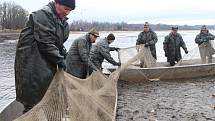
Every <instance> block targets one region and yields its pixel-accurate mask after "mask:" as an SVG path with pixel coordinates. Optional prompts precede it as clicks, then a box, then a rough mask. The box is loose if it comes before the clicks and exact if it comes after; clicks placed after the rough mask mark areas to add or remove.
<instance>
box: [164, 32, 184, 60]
mask: <svg viewBox="0 0 215 121" xmlns="http://www.w3.org/2000/svg"><path fill="white" fill-rule="evenodd" d="M180 47H182V48H183V49H184V50H187V47H186V44H185V43H184V41H183V39H182V36H181V35H180V34H179V33H177V34H176V35H173V34H172V32H171V33H170V34H169V35H167V36H165V39H164V42H163V48H164V52H165V55H168V56H167V61H168V62H169V60H173V61H179V60H180V59H181V58H182V57H181V51H180Z"/></svg>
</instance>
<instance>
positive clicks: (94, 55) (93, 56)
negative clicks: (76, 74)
mask: <svg viewBox="0 0 215 121" xmlns="http://www.w3.org/2000/svg"><path fill="white" fill-rule="evenodd" d="M114 40H115V36H114V34H112V33H110V34H109V35H108V36H107V37H105V38H104V39H101V40H100V41H99V42H98V43H96V45H93V47H92V49H91V51H90V55H89V65H90V74H91V73H92V72H93V70H100V71H102V62H103V61H104V59H105V60H107V61H108V62H109V63H111V64H113V65H116V66H120V65H121V63H120V62H116V61H115V60H114V59H113V58H112V57H111V54H110V51H119V48H117V47H110V46H109V44H111V43H112V42H113V41H114Z"/></svg>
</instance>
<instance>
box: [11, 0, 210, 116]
mask: <svg viewBox="0 0 215 121" xmlns="http://www.w3.org/2000/svg"><path fill="white" fill-rule="evenodd" d="M74 9H75V0H54V1H53V2H50V3H49V4H48V5H46V6H45V7H44V8H42V9H40V10H38V11H35V12H33V13H31V14H30V15H29V20H28V22H27V23H26V26H25V28H24V29H23V30H22V31H21V34H20V37H19V41H18V44H17V48H16V57H15V85H16V100H17V101H19V102H21V103H22V104H23V105H24V107H25V110H24V111H23V113H25V112H27V111H29V110H30V109H31V108H33V107H34V106H35V105H36V104H37V103H38V102H39V101H40V100H41V99H42V98H43V96H44V94H45V92H46V91H47V89H48V86H49V84H50V83H51V80H52V78H53V77H54V74H55V73H56V71H57V69H58V68H62V69H64V70H66V71H67V72H68V73H70V74H72V75H74V76H76V77H78V78H82V79H84V78H86V77H87V75H90V74H91V73H92V72H93V70H100V71H101V70H102V62H103V60H104V59H106V60H107V61H108V62H110V63H112V64H113V65H116V66H120V65H121V63H120V62H116V61H115V60H114V59H113V58H112V57H111V55H110V51H114V50H115V51H118V50H119V48H114V47H109V44H111V43H112V42H113V41H114V40H115V36H114V35H113V34H112V33H110V34H109V35H108V36H107V37H106V38H104V39H101V40H100V41H99V42H98V43H96V44H95V45H93V46H92V43H95V41H96V39H97V37H99V32H98V31H97V30H96V29H91V30H90V31H89V32H88V33H87V34H86V35H84V36H82V37H79V38H77V39H76V40H74V41H73V43H72V45H71V47H70V49H69V51H68V52H67V51H66V49H65V47H64V45H63V43H64V42H65V41H66V40H67V39H68V36H69V26H68V23H67V22H66V20H67V19H68V18H67V17H66V16H67V15H68V14H69V13H70V12H71V11H72V10H74ZM177 30H178V28H177V27H172V32H171V33H170V34H169V35H167V36H166V37H165V40H164V43H163V44H164V50H165V56H166V57H167V58H168V62H170V65H174V64H175V61H176V62H178V61H179V60H180V59H181V53H180V47H182V48H183V49H184V51H185V53H188V51H187V48H186V45H185V43H184V41H183V39H182V36H181V35H180V34H179V33H177ZM205 30H207V29H206V28H202V30H201V33H200V34H199V35H197V37H196V43H198V44H199V45H201V44H202V43H207V42H208V41H209V40H212V39H214V36H213V35H212V34H210V33H208V30H207V31H205ZM157 41H158V39H157V35H156V33H155V32H153V31H152V29H150V26H149V24H148V23H145V25H144V31H143V32H141V33H140V34H139V36H138V39H137V43H136V44H137V45H139V44H144V45H145V47H149V48H150V50H151V53H152V55H153V57H154V58H155V59H156V46H155V44H156V43H157Z"/></svg>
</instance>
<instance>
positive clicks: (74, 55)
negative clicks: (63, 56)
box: [67, 34, 92, 64]
mask: <svg viewBox="0 0 215 121" xmlns="http://www.w3.org/2000/svg"><path fill="white" fill-rule="evenodd" d="M91 46H92V44H91V42H90V35H89V34H86V35H84V36H82V37H79V38H77V39H75V40H74V42H73V43H72V45H71V47H70V49H69V51H68V55H67V59H68V60H69V61H76V62H80V63H83V64H88V58H89V53H90V48H91Z"/></svg>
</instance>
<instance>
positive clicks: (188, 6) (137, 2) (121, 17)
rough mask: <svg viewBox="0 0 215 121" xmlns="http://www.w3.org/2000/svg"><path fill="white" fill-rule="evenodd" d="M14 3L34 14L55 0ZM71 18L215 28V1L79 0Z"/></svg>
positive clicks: (17, 0)
mask: <svg viewBox="0 0 215 121" xmlns="http://www.w3.org/2000/svg"><path fill="white" fill-rule="evenodd" d="M0 1H2V0H0ZM4 1H6V0H4ZM7 1H8V0H7ZM11 1H15V2H16V3H17V4H19V5H21V6H22V7H23V8H24V9H26V10H28V11H29V12H32V11H35V10H38V9H39V8H41V7H42V6H44V5H46V4H47V3H48V2H49V1H52V0H11ZM68 17H69V21H73V20H80V19H82V20H86V21H89V22H91V21H100V22H104V21H106V22H122V21H124V22H126V23H144V22H145V21H148V22H149V23H152V24H158V23H163V24H177V25H184V24H187V25H202V24H206V25H209V24H211V25H215V0H76V9H75V10H74V11H72V12H71V13H70V15H69V16H68Z"/></svg>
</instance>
